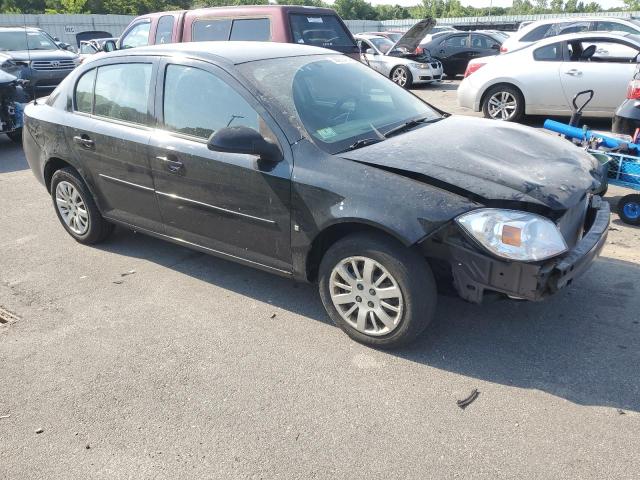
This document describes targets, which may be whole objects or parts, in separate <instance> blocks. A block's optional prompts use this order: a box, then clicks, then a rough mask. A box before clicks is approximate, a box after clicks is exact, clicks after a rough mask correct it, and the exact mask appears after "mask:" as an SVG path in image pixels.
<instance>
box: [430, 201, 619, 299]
mask: <svg viewBox="0 0 640 480" xmlns="http://www.w3.org/2000/svg"><path fill="white" fill-rule="evenodd" d="M587 201H588V203H587ZM609 213H610V211H609V204H608V203H607V202H605V201H603V200H602V199H601V198H600V197H598V196H591V197H586V198H585V202H584V203H581V204H580V205H577V206H576V207H575V208H574V209H571V210H569V211H567V212H566V213H565V214H564V215H563V216H562V217H561V218H560V219H558V221H556V222H555V224H556V225H557V228H558V231H559V232H561V234H562V236H563V238H564V240H565V241H566V245H567V248H566V250H565V251H564V252H563V253H561V254H558V255H555V256H552V257H550V258H545V259H542V260H537V261H535V260H534V261H523V260H511V259H507V258H504V257H501V256H499V255H496V254H494V253H492V252H491V251H489V250H488V249H487V248H484V247H483V246H482V245H481V244H480V243H479V242H478V241H477V239H476V238H473V237H472V236H471V235H470V234H469V233H468V232H466V231H465V229H464V228H462V227H461V226H460V225H459V224H458V223H457V222H452V223H450V224H448V225H447V226H446V227H445V228H443V229H441V230H440V231H439V232H437V233H436V234H435V235H432V236H431V237H429V238H428V239H426V240H425V241H423V242H422V243H421V244H420V248H421V249H422V251H423V253H424V255H425V256H426V257H427V258H429V259H430V260H431V261H432V262H434V263H436V264H438V265H440V266H443V265H445V266H446V267H448V268H447V270H448V271H447V272H446V273H447V274H448V275H449V276H450V279H451V280H452V282H453V286H454V287H455V289H456V291H457V293H458V295H459V296H460V297H462V298H463V299H465V300H467V301H469V302H473V303H481V302H482V299H483V298H484V296H485V294H486V293H489V292H492V293H498V294H502V295H506V296H508V297H510V298H516V299H525V300H532V301H538V300H541V299H543V298H544V297H546V296H548V295H550V294H553V293H555V292H557V291H558V290H560V289H561V288H563V287H566V286H568V285H570V284H571V283H572V282H573V280H574V279H575V278H577V277H579V276H580V275H582V274H583V273H584V272H585V271H586V270H587V269H588V268H589V266H590V265H591V264H592V263H593V261H594V260H595V259H596V258H597V257H598V255H599V254H600V252H601V251H602V248H603V247H604V244H605V242H606V239H607V234H608V230H609ZM502 235H503V236H504V232H502ZM506 241H507V242H509V241H510V240H509V239H507V240H506Z"/></svg>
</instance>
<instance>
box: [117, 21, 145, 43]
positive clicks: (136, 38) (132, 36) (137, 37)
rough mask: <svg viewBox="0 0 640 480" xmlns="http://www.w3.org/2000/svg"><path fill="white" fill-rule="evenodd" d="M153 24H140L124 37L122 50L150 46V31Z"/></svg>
mask: <svg viewBox="0 0 640 480" xmlns="http://www.w3.org/2000/svg"><path fill="white" fill-rule="evenodd" d="M150 28H151V23H149V22H145V23H139V24H138V25H136V26H135V27H133V28H132V29H131V30H129V32H128V33H127V34H126V35H125V36H124V37H122V42H121V43H120V45H121V48H134V47H142V46H144V45H149V29H150Z"/></svg>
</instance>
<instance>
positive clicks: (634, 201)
mask: <svg viewBox="0 0 640 480" xmlns="http://www.w3.org/2000/svg"><path fill="white" fill-rule="evenodd" d="M618 215H620V219H621V220H622V221H623V222H624V223H628V224H629V225H640V195H639V194H637V193H634V194H631V195H625V196H624V197H622V198H621V199H620V201H619V202H618Z"/></svg>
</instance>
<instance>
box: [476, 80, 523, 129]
mask: <svg viewBox="0 0 640 480" xmlns="http://www.w3.org/2000/svg"><path fill="white" fill-rule="evenodd" d="M482 113H483V114H484V116H485V118H490V119H492V120H503V121H505V122H518V121H520V120H522V119H523V118H524V98H523V97H522V94H521V93H520V91H519V90H518V89H517V88H515V87H512V86H511V85H496V86H495V87H491V88H490V89H489V91H488V92H487V93H486V94H485V96H484V101H483V102H482Z"/></svg>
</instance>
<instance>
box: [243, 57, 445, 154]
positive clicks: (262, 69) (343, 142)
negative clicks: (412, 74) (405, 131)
mask: <svg viewBox="0 0 640 480" xmlns="http://www.w3.org/2000/svg"><path fill="white" fill-rule="evenodd" d="M238 68H239V69H240V71H241V72H242V73H243V74H244V75H245V76H246V77H247V79H248V80H249V82H250V83H251V84H252V85H253V87H254V88H255V89H256V90H258V91H259V92H260V93H261V95H262V96H264V97H266V98H267V99H268V100H269V101H270V102H272V103H273V104H274V105H275V108H277V109H278V110H280V111H282V112H283V113H284V114H285V115H286V116H287V117H288V118H290V119H292V120H293V123H294V124H295V126H296V127H298V129H299V130H300V131H301V134H303V135H305V132H306V135H305V136H308V137H311V139H313V141H314V142H315V143H316V144H317V145H318V146H319V147H320V148H322V149H324V150H325V151H327V152H329V153H337V152H341V151H344V150H346V149H348V148H349V147H350V146H352V145H353V144H354V143H355V142H357V141H358V140H365V139H366V140H369V139H373V140H381V139H383V138H384V137H383V135H384V133H385V132H387V131H389V130H391V129H392V128H395V127H397V126H400V125H402V124H403V123H405V122H408V121H411V120H418V119H419V120H423V119H424V120H425V121H429V120H436V119H439V118H440V114H438V113H437V112H436V111H434V110H433V109H432V108H430V107H429V106H428V105H427V104H425V103H423V102H422V101H420V100H419V99H418V98H416V97H415V96H413V95H412V94H411V93H409V92H407V91H406V90H404V89H403V88H402V87H399V86H398V85H396V84H395V83H393V82H392V81H391V80H389V79H387V78H385V77H384V76H382V75H380V74H379V73H377V72H376V71H374V70H372V69H371V68H369V67H367V66H365V65H363V64H362V63H360V62H357V61H355V60H352V59H350V58H348V57H345V56H342V55H312V56H303V57H289V58H279V59H272V60H261V61H257V62H249V63H245V64H243V65H239V66H238Z"/></svg>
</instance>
